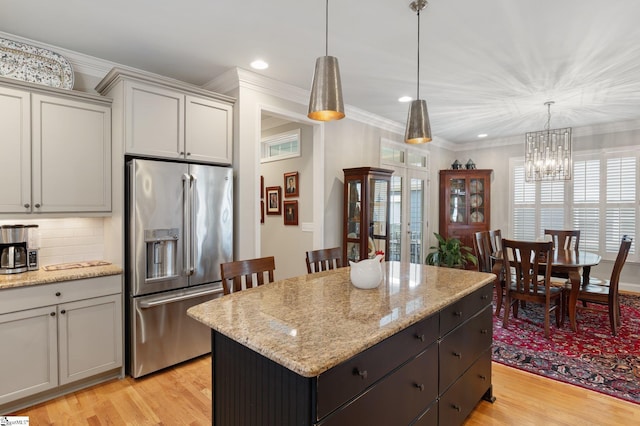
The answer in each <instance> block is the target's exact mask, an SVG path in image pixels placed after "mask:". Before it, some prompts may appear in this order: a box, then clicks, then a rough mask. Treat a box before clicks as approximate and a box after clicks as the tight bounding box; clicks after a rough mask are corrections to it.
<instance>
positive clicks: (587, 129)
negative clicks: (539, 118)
mask: <svg viewBox="0 0 640 426" xmlns="http://www.w3.org/2000/svg"><path fill="white" fill-rule="evenodd" d="M635 130H640V119H635V120H627V121H617V122H615V123H601V124H593V125H590V126H581V127H572V129H571V133H572V138H576V137H585V136H596V135H606V134H610V133H619V132H631V131H635ZM522 143H524V133H523V134H522V135H514V136H508V137H504V138H497V139H489V140H486V139H483V140H477V141H471V142H465V143H460V144H457V143H451V142H449V143H448V144H447V145H448V147H451V148H449V149H451V150H452V151H455V152H459V151H469V150H476V149H491V148H500V147H503V146H509V145H519V144H522Z"/></svg>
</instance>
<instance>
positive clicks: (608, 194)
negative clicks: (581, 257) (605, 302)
mask: <svg viewBox="0 0 640 426" xmlns="http://www.w3.org/2000/svg"><path fill="white" fill-rule="evenodd" d="M639 157H640V155H639V154H637V153H635V152H614V153H607V154H602V153H594V154H582V155H576V156H575V157H574V162H573V178H572V179H571V180H569V181H549V182H525V180H524V165H523V163H522V162H521V161H512V163H511V176H512V179H511V182H512V190H511V196H512V202H511V206H512V207H511V208H512V214H511V227H510V229H511V234H512V236H513V238H515V239H522V240H530V241H533V240H536V239H539V238H542V237H543V234H544V229H579V230H580V249H581V250H586V251H592V252H597V253H599V254H600V255H601V256H602V257H603V258H604V259H609V260H613V259H615V256H616V255H617V253H618V249H619V247H620V240H621V239H622V236H623V235H630V236H631V237H633V238H634V242H633V244H632V246H631V251H630V253H629V258H628V261H638V260H640V256H639V255H638V254H637V253H636V250H635V244H636V239H637V235H636V222H637V218H638V215H639V207H638V206H639V203H638V188H637V180H638V176H639V174H638V163H639Z"/></svg>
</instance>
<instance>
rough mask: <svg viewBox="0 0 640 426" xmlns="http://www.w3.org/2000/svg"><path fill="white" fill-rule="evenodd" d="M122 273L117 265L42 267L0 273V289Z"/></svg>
mask: <svg viewBox="0 0 640 426" xmlns="http://www.w3.org/2000/svg"><path fill="white" fill-rule="evenodd" d="M122 273H123V269H122V268H121V267H120V266H117V265H102V266H89V267H86V268H73V269H65V270H60V271H45V270H44V269H39V270H37V271H29V272H23V273H20V274H11V275H0V290H4V289H9V288H19V287H27V286H33V285H41V284H51V283H57V282H63V281H73V280H82V279H85V278H95V277H104V276H109V275H120V274H122Z"/></svg>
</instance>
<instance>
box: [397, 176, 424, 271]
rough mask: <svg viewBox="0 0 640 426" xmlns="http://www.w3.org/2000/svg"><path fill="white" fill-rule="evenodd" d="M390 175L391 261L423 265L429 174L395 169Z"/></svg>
mask: <svg viewBox="0 0 640 426" xmlns="http://www.w3.org/2000/svg"><path fill="white" fill-rule="evenodd" d="M394 170H395V172H394V174H393V176H391V195H390V209H389V219H390V240H389V260H399V261H402V262H411V263H424V260H425V257H426V251H427V248H426V247H425V242H426V241H427V238H425V236H426V235H429V233H428V230H427V220H426V217H427V216H426V210H427V209H426V207H427V194H429V191H428V185H429V180H428V173H427V172H426V171H422V170H413V169H409V168H394Z"/></svg>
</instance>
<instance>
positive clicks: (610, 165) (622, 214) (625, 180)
mask: <svg viewBox="0 0 640 426" xmlns="http://www.w3.org/2000/svg"><path fill="white" fill-rule="evenodd" d="M636 163H637V158H636V157H621V158H609V159H607V174H606V176H607V183H606V191H607V195H606V200H607V202H606V205H607V207H606V219H605V220H606V226H605V241H606V246H605V253H606V254H613V255H615V254H617V253H618V249H619V248H620V240H621V239H622V236H623V235H629V236H631V237H635V229H636V213H637V208H636V205H637V202H636V181H637V165H636ZM634 246H635V241H634V242H633V243H632V246H631V251H629V255H632V254H634V253H635V250H634Z"/></svg>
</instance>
